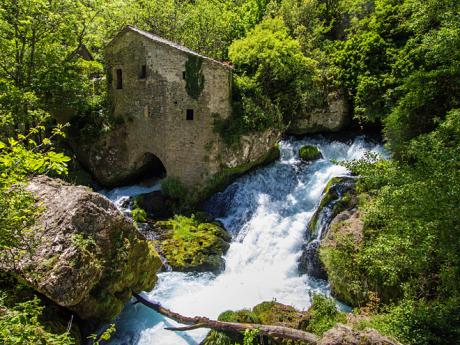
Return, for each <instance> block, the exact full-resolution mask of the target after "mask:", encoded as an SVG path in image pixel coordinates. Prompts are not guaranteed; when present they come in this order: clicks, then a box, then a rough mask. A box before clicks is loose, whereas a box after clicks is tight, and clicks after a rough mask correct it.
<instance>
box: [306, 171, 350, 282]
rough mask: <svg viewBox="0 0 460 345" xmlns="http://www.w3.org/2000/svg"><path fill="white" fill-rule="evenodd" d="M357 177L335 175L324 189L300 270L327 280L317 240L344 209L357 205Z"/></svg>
mask: <svg viewBox="0 0 460 345" xmlns="http://www.w3.org/2000/svg"><path fill="white" fill-rule="evenodd" d="M356 203H357V197H356V192H355V179H354V178H352V177H349V176H343V177H333V178H332V179H330V180H329V182H328V184H327V185H326V188H324V191H323V197H322V198H321V201H320V204H319V206H318V208H317V210H316V211H315V213H314V214H313V216H312V218H311V220H310V223H309V224H308V229H307V234H306V238H307V242H306V243H305V244H304V246H303V249H302V255H301V257H300V258H299V272H301V273H307V274H308V275H310V276H312V277H315V278H319V279H324V280H327V278H328V277H327V272H326V270H325V269H324V266H323V264H322V262H321V260H320V259H319V255H318V247H319V242H318V241H315V239H316V238H317V236H318V233H319V232H320V231H321V230H322V236H321V238H324V236H325V235H326V234H327V232H328V230H329V226H330V223H331V222H332V220H333V219H334V218H335V217H336V216H337V215H338V214H339V213H340V212H342V211H344V210H347V209H351V208H353V207H355V206H356Z"/></svg>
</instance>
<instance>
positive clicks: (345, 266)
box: [319, 208, 369, 306]
mask: <svg viewBox="0 0 460 345" xmlns="http://www.w3.org/2000/svg"><path fill="white" fill-rule="evenodd" d="M363 227H364V222H363V219H362V214H361V212H360V211H359V210H358V209H356V208H355V209H351V210H346V211H343V212H341V213H339V214H338V215H337V216H336V217H335V218H334V220H333V221H332V223H331V225H330V230H329V231H328V233H327V235H326V237H325V238H324V239H323V241H322V242H321V247H320V253H319V254H320V258H321V261H322V262H323V264H324V267H325V270H326V271H327V275H328V278H329V283H330V285H331V292H332V294H333V295H334V296H335V297H336V298H338V299H340V300H341V301H344V302H345V303H347V304H348V305H351V306H360V305H364V304H365V303H366V302H367V298H368V293H369V286H368V279H366V277H365V276H364V275H363V274H362V271H361V269H360V267H359V262H357V261H356V255H357V253H358V252H359V251H360V249H361V245H362V241H363Z"/></svg>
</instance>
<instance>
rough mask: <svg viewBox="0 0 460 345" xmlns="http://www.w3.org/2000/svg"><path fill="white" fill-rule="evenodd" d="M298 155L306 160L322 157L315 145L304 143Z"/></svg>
mask: <svg viewBox="0 0 460 345" xmlns="http://www.w3.org/2000/svg"><path fill="white" fill-rule="evenodd" d="M299 156H300V158H302V160H304V161H306V162H310V161H314V160H316V159H320V158H322V157H323V155H322V154H321V152H320V151H319V149H318V147H317V146H314V145H305V146H302V147H301V148H300V150H299Z"/></svg>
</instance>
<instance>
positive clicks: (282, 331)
mask: <svg viewBox="0 0 460 345" xmlns="http://www.w3.org/2000/svg"><path fill="white" fill-rule="evenodd" d="M133 296H134V297H135V298H136V300H137V301H138V302H139V303H142V304H143V305H145V306H146V307H148V308H150V309H153V310H155V311H156V312H157V313H160V314H162V315H164V316H166V317H168V318H170V319H172V320H174V321H177V322H179V323H182V324H184V325H187V326H183V327H168V328H166V329H167V330H170V331H189V330H192V329H197V328H210V329H214V330H216V331H224V332H225V331H227V332H239V333H243V332H244V331H245V330H247V329H249V330H253V329H256V330H257V331H258V334H260V335H265V336H268V337H272V338H283V339H292V340H297V341H299V340H300V341H305V342H308V343H310V344H316V343H317V342H318V337H317V336H316V335H314V334H313V333H309V332H304V331H301V330H298V329H295V328H289V327H283V326H273V325H261V324H252V323H237V322H224V321H217V320H211V319H208V318H207V317H202V316H195V317H189V316H184V315H181V314H178V313H175V312H173V311H171V310H169V309H166V308H164V307H162V306H161V305H160V304H159V303H155V302H151V301H149V300H147V299H145V298H144V297H142V296H140V295H138V294H136V293H133Z"/></svg>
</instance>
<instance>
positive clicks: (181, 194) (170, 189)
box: [161, 177, 187, 200]
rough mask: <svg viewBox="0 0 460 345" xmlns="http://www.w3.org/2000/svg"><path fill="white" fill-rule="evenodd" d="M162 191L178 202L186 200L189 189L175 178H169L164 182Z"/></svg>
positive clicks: (162, 182)
mask: <svg viewBox="0 0 460 345" xmlns="http://www.w3.org/2000/svg"><path fill="white" fill-rule="evenodd" d="M161 190H162V191H163V194H164V195H166V196H168V197H170V198H172V199H176V200H184V199H185V197H186V196H187V188H186V187H185V186H184V185H183V183H182V182H180V181H179V179H177V178H175V177H167V178H165V179H164V180H162V181H161Z"/></svg>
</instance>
